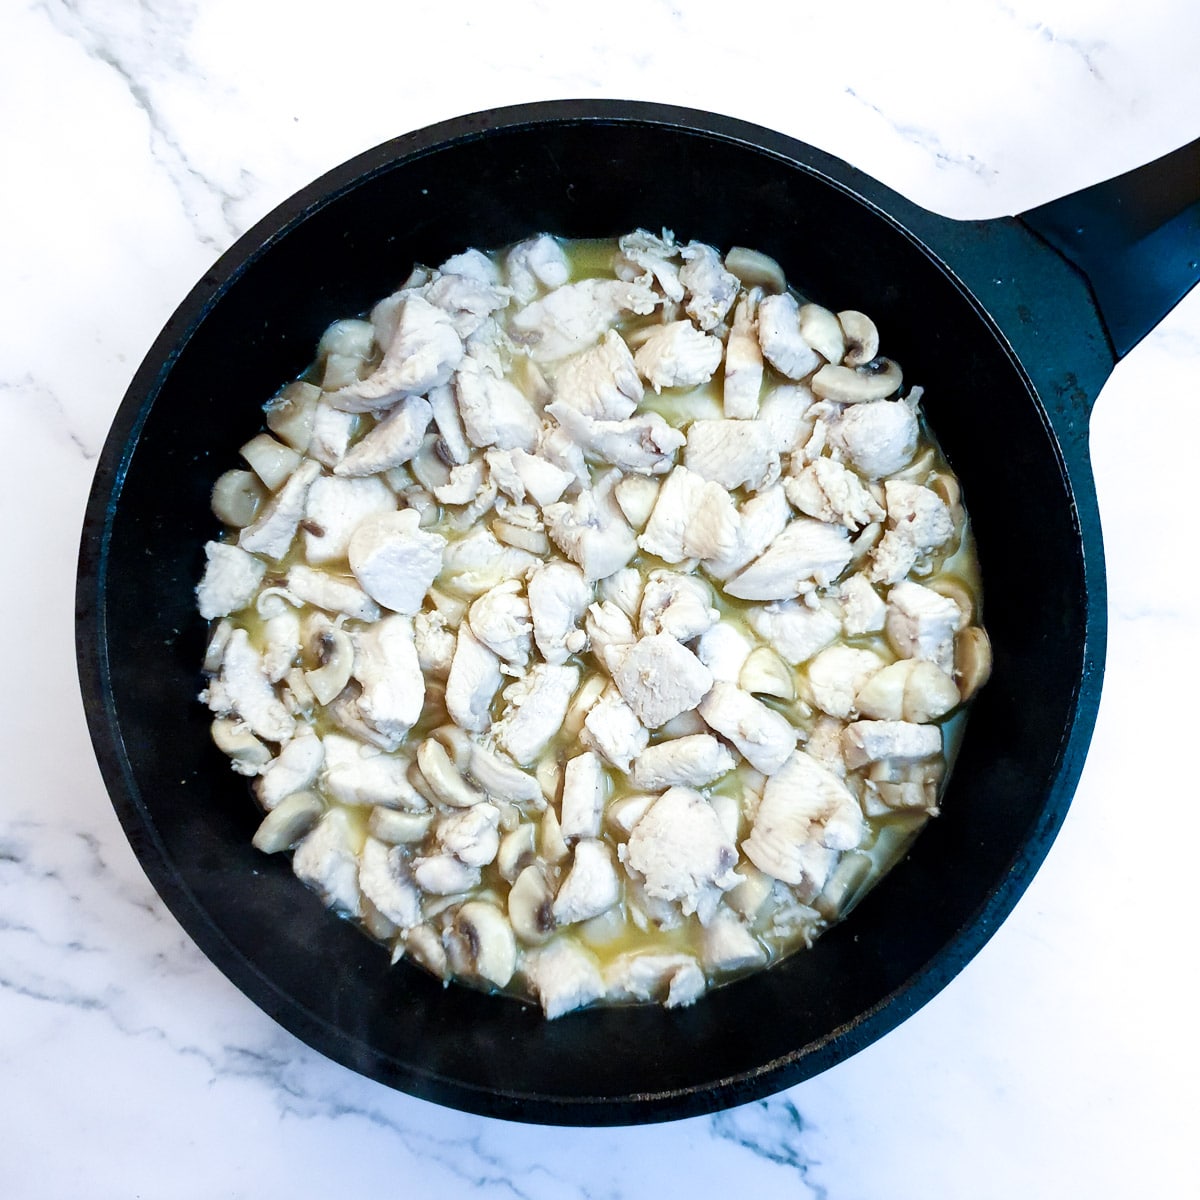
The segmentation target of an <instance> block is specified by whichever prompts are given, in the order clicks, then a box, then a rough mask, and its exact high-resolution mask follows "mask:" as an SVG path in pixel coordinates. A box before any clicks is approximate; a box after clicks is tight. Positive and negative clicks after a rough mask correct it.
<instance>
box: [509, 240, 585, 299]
mask: <svg viewBox="0 0 1200 1200" xmlns="http://www.w3.org/2000/svg"><path fill="white" fill-rule="evenodd" d="M504 269H505V277H506V282H507V283H508V286H509V287H510V288H511V289H512V293H513V297H514V299H515V300H516V301H517V303H518V304H528V303H529V302H530V301H531V300H532V299H533V298H534V297H535V296H536V295H537V294H538V292H539V291H540V290H541V289H542V288H558V287H562V285H563V284H564V283H566V282H567V280H568V279H569V278H570V277H571V268H570V265H569V264H568V262H567V256H566V254H565V253H564V252H563V248H562V246H560V245H559V244H558V242H557V241H555V240H554V238H552V237H551V236H550V235H549V234H548V233H541V234H538V236H537V237H533V238H527V239H526V240H525V241H523V242H518V243H517V244H516V245H515V246H514V247H513V248H512V249H511V250H510V251H509V252H508V254H507V255H506V256H505V259H504Z"/></svg>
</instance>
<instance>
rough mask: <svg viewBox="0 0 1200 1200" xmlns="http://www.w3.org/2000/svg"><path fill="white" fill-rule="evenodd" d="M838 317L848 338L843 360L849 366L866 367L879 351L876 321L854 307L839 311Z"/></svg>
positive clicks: (843, 332)
mask: <svg viewBox="0 0 1200 1200" xmlns="http://www.w3.org/2000/svg"><path fill="white" fill-rule="evenodd" d="M837 319H838V323H839V324H840V325H841V327H842V334H843V336H844V337H845V339H846V350H845V355H844V357H843V358H842V362H844V363H845V364H846V366H848V367H865V366H866V365H867V363H869V362H871V361H872V359H874V358H875V356H876V355H877V354H878V353H879V330H878V329H876V328H875V322H874V321H872V320H871V318H870V317H868V316H867V315H866V313H860V312H858V311H857V310H856V309H853V308H847V309H845V310H844V311H842V312H840V313H838V315H837ZM834 361H836V360H834Z"/></svg>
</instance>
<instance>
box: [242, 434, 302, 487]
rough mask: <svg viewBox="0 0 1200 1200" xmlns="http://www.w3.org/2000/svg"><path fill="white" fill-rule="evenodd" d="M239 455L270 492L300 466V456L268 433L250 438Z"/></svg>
mask: <svg viewBox="0 0 1200 1200" xmlns="http://www.w3.org/2000/svg"><path fill="white" fill-rule="evenodd" d="M241 455H242V457H243V458H244V459H245V460H246V462H248V463H249V464H250V468H251V470H253V472H254V473H255V475H257V476H258V477H259V479H261V480H262V481H263V483H265V484H266V486H267V487H268V488H269V489H270V490H271V491H272V492H273V491H275V489H276V488H277V487H279V485H280V484H281V483H283V481H284V480H285V479H287V478H288V477H289V476H290V475H291V474H292V472H293V471H295V469H296V468H297V467H298V466H299V465H300V455H299V454H298V453H297V452H296V451H295V450H293V449H292V448H291V446H285V445H284V444H283V443H282V442H280V441H276V440H275V438H273V437H272V436H271V435H270V434H269V433H259V434H256V435H255V436H254V437H252V438H251V439H250V440H249V441H248V442H247V443H246V444H245V445H244V446H243V447H242V449H241Z"/></svg>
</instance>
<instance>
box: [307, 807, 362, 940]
mask: <svg viewBox="0 0 1200 1200" xmlns="http://www.w3.org/2000/svg"><path fill="white" fill-rule="evenodd" d="M359 840H360V839H359V838H358V837H357V836H356V835H355V831H354V826H353V825H352V823H351V821H350V816H349V814H348V813H347V812H345V811H344V810H343V809H340V808H331V809H329V811H328V812H326V813H325V815H324V816H323V817H322V818H321V819H320V820H319V821H318V822H317V824H316V825H315V826H314V828H313V829H312V831H311V832H310V833H308V834H306V835H305V836H304V837H303V838H302V839H301V840H300V843H299V845H297V847H296V852H295V853H294V854H293V855H292V871H293V872H294V874H295V875H296V878H297V879H299V880H301V881H302V882H303V883H305V884H307V885H308V886H309V887H310V888H312V889H313V891H315V892H316V893H317V894H318V895H319V896H320V897H321V899H322V900H323V901H324V902H325V905H326V907H328V908H335V909H337V910H338V911H339V912H344V913H345V914H346V915H347V916H350V917H359V916H362V894H361V893H360V892H359V889H358V853H357V851H358V842H359Z"/></svg>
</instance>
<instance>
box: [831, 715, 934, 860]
mask: <svg viewBox="0 0 1200 1200" xmlns="http://www.w3.org/2000/svg"><path fill="white" fill-rule="evenodd" d="M941 753H942V730H941V727H940V726H937V725H916V724H914V723H913V722H911V721H854V722H853V723H851V724H850V725H847V726H846V728H845V729H843V730H842V755H843V756H844V758H845V759H846V766H848V767H849V768H850V769H851V770H852V771H854V770H857V769H858V768H859V767H865V766H866V765H867V763H873V762H883V761H885V760H886V761H887V762H891V763H897V764H899V763H914V762H920V761H921V760H922V759H925V758H932V757H934V755H939V754H941ZM845 848H846V847H842V849H845Z"/></svg>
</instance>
